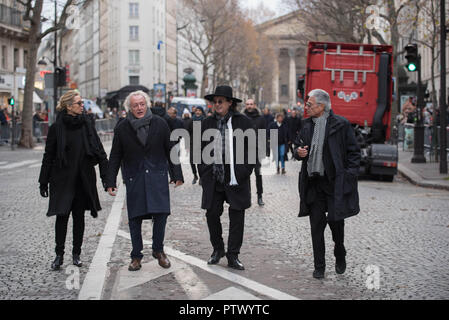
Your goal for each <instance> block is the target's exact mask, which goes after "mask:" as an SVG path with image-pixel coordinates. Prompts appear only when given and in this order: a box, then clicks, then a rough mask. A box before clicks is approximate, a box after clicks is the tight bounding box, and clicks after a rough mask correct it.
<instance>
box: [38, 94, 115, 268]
mask: <svg viewBox="0 0 449 320" xmlns="http://www.w3.org/2000/svg"><path fill="white" fill-rule="evenodd" d="M56 110H57V111H58V112H59V113H58V116H57V119H56V122H55V123H54V124H52V125H51V126H50V129H49V132H48V136H47V142H46V145H45V153H44V156H43V160H42V167H41V172H40V176H39V183H40V193H41V196H42V197H48V196H50V201H49V208H48V212H47V216H56V226H55V240H56V248H55V251H56V258H55V260H54V261H53V263H52V265H51V268H52V269H53V270H59V269H60V267H61V265H62V264H63V260H64V247H65V239H66V235H67V224H68V221H69V216H70V213H72V218H73V250H72V257H73V264H74V265H76V266H78V267H81V266H82V263H81V260H80V254H81V246H82V243H83V235H84V212H85V210H90V212H91V215H92V216H93V217H94V218H96V217H97V212H98V211H99V210H101V206H100V201H99V199H98V193H97V183H96V173H95V168H94V166H95V165H96V164H99V167H100V175H101V178H102V180H103V179H104V178H105V176H106V171H107V166H108V160H107V155H106V153H105V152H104V149H103V145H102V144H101V141H100V139H99V137H98V135H97V132H96V130H95V124H94V121H95V119H94V118H93V117H92V116H91V115H87V114H85V112H84V108H83V101H82V99H81V96H80V94H79V93H78V92H77V91H74V90H72V91H68V92H67V93H65V94H64V95H63V96H62V97H61V99H60V100H59V104H58V106H57V107H56ZM48 185H50V190H49V189H48Z"/></svg>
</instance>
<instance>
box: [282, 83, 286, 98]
mask: <svg viewBox="0 0 449 320" xmlns="http://www.w3.org/2000/svg"><path fill="white" fill-rule="evenodd" d="M281 95H282V96H288V86H287V85H286V84H283V85H282V86H281Z"/></svg>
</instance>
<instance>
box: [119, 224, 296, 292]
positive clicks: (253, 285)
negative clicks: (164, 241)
mask: <svg viewBox="0 0 449 320" xmlns="http://www.w3.org/2000/svg"><path fill="white" fill-rule="evenodd" d="M117 234H118V235H119V236H121V237H123V238H126V239H128V240H131V236H130V234H129V233H128V232H125V231H122V230H119V231H118V233H117ZM143 243H144V244H146V245H148V244H151V241H147V240H144V241H143ZM164 251H165V253H166V254H168V255H169V256H172V257H175V258H177V259H179V260H182V261H184V262H187V263H189V264H191V265H193V266H195V267H198V268H200V269H203V270H205V271H207V272H210V273H212V274H215V275H217V276H219V277H221V278H223V279H226V280H229V281H231V282H234V283H236V284H238V285H241V286H244V287H246V288H248V289H251V290H253V291H256V292H258V293H260V294H263V295H264V296H267V297H270V298H273V299H276V300H300V299H299V298H296V297H294V296H291V295H289V294H287V293H284V292H282V291H279V290H276V289H273V288H270V287H268V286H266V285H263V284H261V283H258V282H256V281H253V280H250V279H248V278H245V277H242V276H240V275H238V274H235V273H233V272H229V271H227V270H226V269H225V268H223V267H222V266H219V265H208V264H207V263H206V261H203V260H201V259H198V258H195V257H192V256H189V255H187V254H185V253H183V252H181V251H178V250H175V249H172V248H169V247H166V246H164Z"/></svg>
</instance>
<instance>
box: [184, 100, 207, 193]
mask: <svg viewBox="0 0 449 320" xmlns="http://www.w3.org/2000/svg"><path fill="white" fill-rule="evenodd" d="M204 118H205V115H204V111H203V108H201V107H197V108H195V113H194V114H193V117H192V121H190V125H189V128H188V129H187V130H188V131H189V135H190V154H189V160H190V167H191V168H192V173H193V181H192V184H196V183H197V181H198V170H197V166H198V165H197V164H195V163H193V125H194V124H195V123H201V121H203V120H204ZM199 184H200V185H201V181H200V183H199Z"/></svg>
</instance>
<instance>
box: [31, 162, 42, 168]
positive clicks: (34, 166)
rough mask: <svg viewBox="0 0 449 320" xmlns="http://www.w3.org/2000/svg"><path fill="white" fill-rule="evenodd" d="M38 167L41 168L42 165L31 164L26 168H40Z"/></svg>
mask: <svg viewBox="0 0 449 320" xmlns="http://www.w3.org/2000/svg"><path fill="white" fill-rule="evenodd" d="M40 166H42V163H40V162H39V163H36V164H32V165H31V166H28V168H38V167H40Z"/></svg>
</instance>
